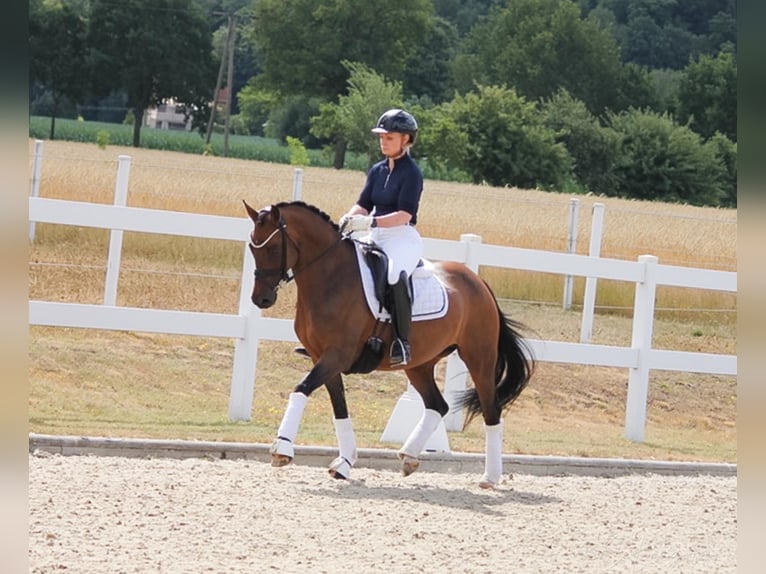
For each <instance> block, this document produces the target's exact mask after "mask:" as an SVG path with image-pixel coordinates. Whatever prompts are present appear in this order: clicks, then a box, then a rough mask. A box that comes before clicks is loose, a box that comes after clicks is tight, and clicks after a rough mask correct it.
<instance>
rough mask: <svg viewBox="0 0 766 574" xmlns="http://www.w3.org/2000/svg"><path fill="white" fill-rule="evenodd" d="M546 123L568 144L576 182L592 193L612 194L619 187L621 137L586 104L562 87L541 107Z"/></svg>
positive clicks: (563, 142)
mask: <svg viewBox="0 0 766 574" xmlns="http://www.w3.org/2000/svg"><path fill="white" fill-rule="evenodd" d="M540 111H541V113H542V117H543V121H544V123H545V125H546V126H547V127H548V128H550V129H551V130H553V132H555V134H556V141H557V142H560V143H562V144H563V145H564V146H566V148H567V151H568V152H569V155H570V156H571V157H572V161H573V171H574V174H575V177H576V178H577V181H578V182H579V183H580V184H581V185H583V186H584V187H585V188H587V189H588V190H589V191H592V192H593V193H599V194H605V195H612V194H613V193H614V190H615V189H616V188H617V181H616V180H615V177H614V172H613V168H614V162H615V159H616V157H617V150H618V145H619V136H618V135H617V133H616V132H615V131H614V130H613V129H611V128H609V127H605V126H602V125H601V124H600V122H599V121H598V119H597V118H596V116H594V115H593V114H592V113H591V112H590V111H589V110H588V108H587V107H585V104H584V103H583V102H582V101H580V100H578V99H577V98H574V97H572V96H571V95H570V94H569V93H568V92H567V91H566V90H561V91H559V92H557V93H556V94H554V95H553V96H552V97H551V98H549V99H547V100H545V101H543V102H542V103H541V106H540Z"/></svg>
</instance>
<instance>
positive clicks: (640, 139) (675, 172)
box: [609, 109, 727, 206]
mask: <svg viewBox="0 0 766 574" xmlns="http://www.w3.org/2000/svg"><path fill="white" fill-rule="evenodd" d="M609 125H610V126H611V128H612V129H614V130H615V131H616V132H617V133H618V134H619V136H620V139H619V149H618V153H617V156H616V160H615V162H614V176H615V180H616V182H617V186H616V187H615V189H614V190H613V192H612V193H611V194H610V195H617V196H620V197H629V198H633V199H642V200H648V201H665V202H674V203H688V204H691V205H712V206H718V205H721V204H722V203H723V202H724V198H725V196H726V194H727V190H726V188H725V181H726V168H725V166H724V165H723V163H722V161H721V159H720V158H719V156H718V155H717V147H716V146H711V145H705V144H704V142H703V141H702V139H701V138H700V136H699V135H698V134H696V133H695V132H693V131H692V130H691V129H689V128H688V127H686V126H681V125H678V124H677V123H676V122H675V121H674V120H673V118H671V117H670V116H669V115H668V114H658V113H656V112H648V111H642V110H636V109H631V110H628V111H625V112H621V113H619V114H609Z"/></svg>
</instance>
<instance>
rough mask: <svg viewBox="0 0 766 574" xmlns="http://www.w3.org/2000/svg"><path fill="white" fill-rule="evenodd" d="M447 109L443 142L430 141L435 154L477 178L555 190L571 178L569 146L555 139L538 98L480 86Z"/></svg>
mask: <svg viewBox="0 0 766 574" xmlns="http://www.w3.org/2000/svg"><path fill="white" fill-rule="evenodd" d="M443 109H444V113H445V114H446V115H447V116H448V118H449V119H448V120H446V119H442V120H441V121H439V122H438V124H437V129H438V130H439V132H440V137H441V139H440V141H436V140H433V139H432V140H427V145H428V150H429V153H430V154H431V155H436V156H437V157H438V156H441V157H447V158H449V160H451V161H452V162H454V163H455V164H456V167H458V168H460V169H462V170H463V171H465V172H466V173H468V174H469V175H470V176H471V179H472V180H473V182H474V183H481V182H486V183H488V184H490V185H495V186H505V185H512V186H517V187H523V188H534V187H541V188H543V189H553V188H561V187H563V186H564V185H565V184H567V183H568V182H569V181H570V180H571V177H572V171H571V161H572V160H571V158H570V156H569V154H568V153H567V150H566V148H565V147H564V146H563V144H561V143H557V142H556V141H555V137H554V135H555V134H554V132H553V131H552V130H550V129H548V128H547V127H546V126H545V125H544V124H543V121H542V116H541V114H539V113H538V112H537V110H536V109H535V105H534V103H531V102H528V101H526V100H525V99H524V98H523V97H521V96H519V95H517V94H516V92H515V90H513V89H510V88H506V87H500V86H486V87H479V88H478V89H477V91H475V92H471V93H469V94H466V95H465V96H460V95H458V96H456V97H455V99H453V100H452V101H451V102H449V103H448V104H445V105H444V106H443ZM455 142H458V143H459V147H455V145H454V144H455ZM440 143H441V144H442V145H444V146H446V147H440V145H439V144H440Z"/></svg>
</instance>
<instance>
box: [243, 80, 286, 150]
mask: <svg viewBox="0 0 766 574" xmlns="http://www.w3.org/2000/svg"><path fill="white" fill-rule="evenodd" d="M237 102H238V104H239V115H240V117H241V119H242V121H243V122H244V124H245V125H246V126H247V128H248V131H249V132H250V134H251V135H255V136H262V135H264V133H265V132H264V127H265V126H266V121H267V120H268V119H269V113H270V112H271V110H272V109H274V108H275V107H276V106H277V105H278V103H279V94H277V93H275V92H271V91H269V90H263V89H261V88H260V87H259V86H258V82H257V79H256V78H251V79H250V81H249V82H248V83H247V85H246V86H245V87H244V88H242V89H241V90H240V91H239V93H238V94H237Z"/></svg>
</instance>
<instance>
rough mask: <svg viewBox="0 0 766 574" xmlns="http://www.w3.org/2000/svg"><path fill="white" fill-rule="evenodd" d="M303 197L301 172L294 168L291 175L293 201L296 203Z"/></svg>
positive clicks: (299, 169)
mask: <svg viewBox="0 0 766 574" xmlns="http://www.w3.org/2000/svg"><path fill="white" fill-rule="evenodd" d="M302 196H303V170H302V169H301V168H299V167H298V168H295V173H294V174H293V201H298V200H299V199H301V197H302Z"/></svg>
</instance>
